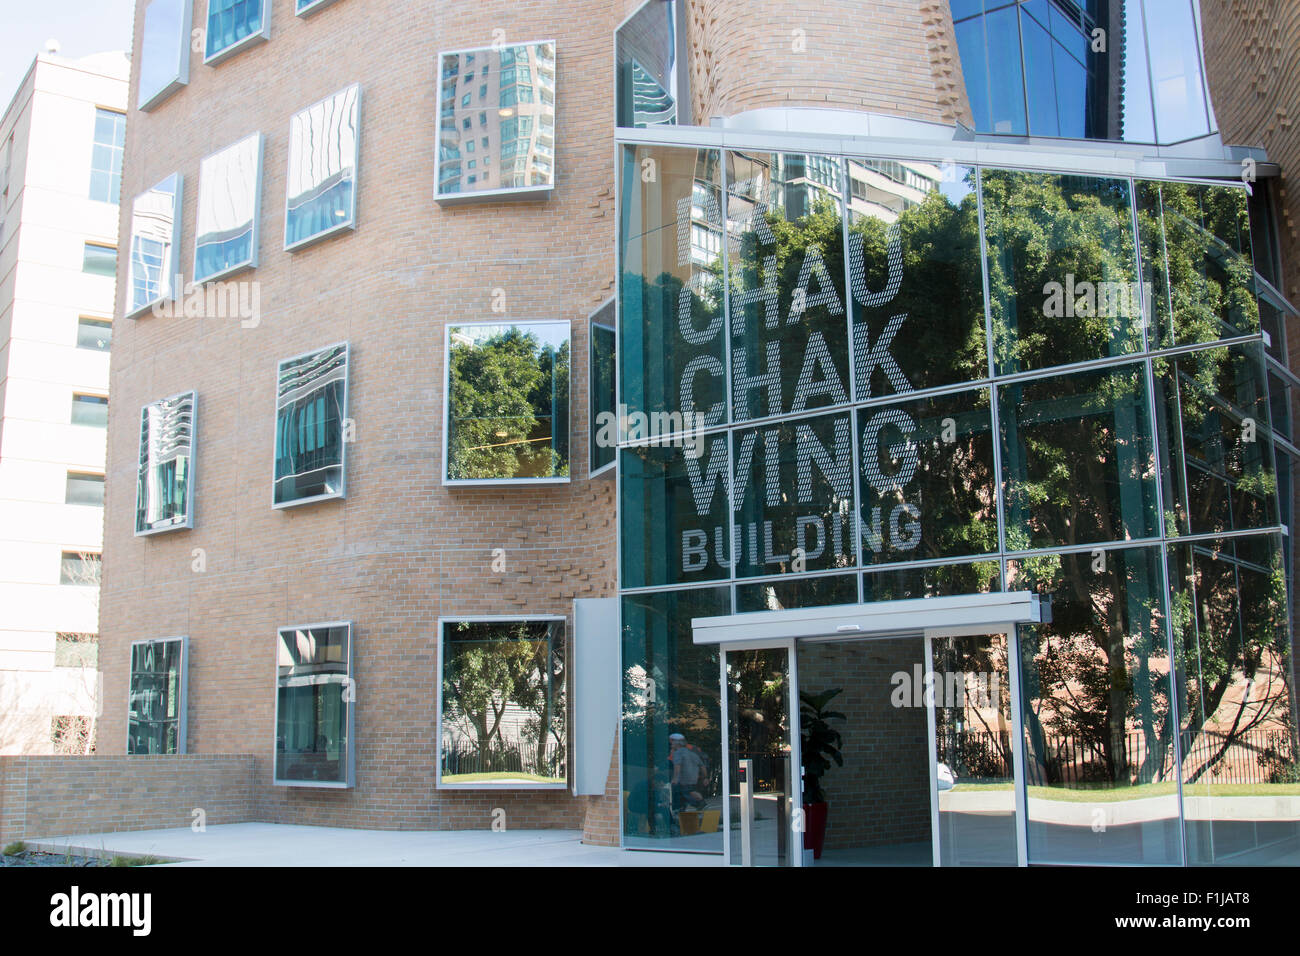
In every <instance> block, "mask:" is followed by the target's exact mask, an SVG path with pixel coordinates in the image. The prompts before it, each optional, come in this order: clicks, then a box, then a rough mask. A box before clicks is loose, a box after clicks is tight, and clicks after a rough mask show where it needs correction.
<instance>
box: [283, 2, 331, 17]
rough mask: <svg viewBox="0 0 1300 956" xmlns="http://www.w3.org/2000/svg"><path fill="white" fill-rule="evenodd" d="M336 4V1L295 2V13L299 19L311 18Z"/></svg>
mask: <svg viewBox="0 0 1300 956" xmlns="http://www.w3.org/2000/svg"><path fill="white" fill-rule="evenodd" d="M335 2H336V0H293V13H294V16H298V17H306V16H310V15H311V14H313V13H315V12H316V11H317V10H322V9H324V8H325V7H328V6H329V5H330V4H332V3H335Z"/></svg>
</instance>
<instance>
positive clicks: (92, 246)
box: [81, 242, 117, 279]
mask: <svg viewBox="0 0 1300 956" xmlns="http://www.w3.org/2000/svg"><path fill="white" fill-rule="evenodd" d="M81 271H82V272H85V273H86V274H88V275H92V276H105V277H106V278H109V279H115V278H116V277H117V249H116V248H114V247H113V246H101V245H99V244H98V243H95V242H87V243H86V244H85V246H84V248H83V251H82V258H81Z"/></svg>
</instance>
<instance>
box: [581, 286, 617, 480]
mask: <svg viewBox="0 0 1300 956" xmlns="http://www.w3.org/2000/svg"><path fill="white" fill-rule="evenodd" d="M590 328H591V356H590V361H589V365H590V375H591V385H590V408H589V410H588V413H587V417H588V420H589V421H590V422H591V433H590V436H589V439H588V440H589V441H590V443H591V470H592V471H596V470H597V469H599V468H604V467H605V466H606V465H610V464H613V463H614V456H615V455H616V454H617V445H618V425H617V414H618V409H617V408H615V405H616V403H617V397H616V390H615V380H614V376H615V363H616V362H617V361H618V356H617V354H616V345H615V335H614V305H613V303H612V302H611V303H610V304H609V305H607V306H606V307H605V308H603V309H601V310H600V311H599V312H597V313H596V314H595V315H594V316H592V321H591V326H590Z"/></svg>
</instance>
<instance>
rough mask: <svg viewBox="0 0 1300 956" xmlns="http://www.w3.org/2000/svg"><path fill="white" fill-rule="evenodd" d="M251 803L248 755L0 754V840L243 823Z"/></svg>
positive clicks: (250, 772) (251, 815)
mask: <svg viewBox="0 0 1300 956" xmlns="http://www.w3.org/2000/svg"><path fill="white" fill-rule="evenodd" d="M253 808H254V786H253V758H252V757H251V756H248V755H238V754H211V755H204V756H198V755H189V754H185V755H178V756H167V757H126V756H117V757H113V756H91V757H58V756H55V757H46V756H27V757H17V756H15V757H0V843H9V842H12V841H14V840H35V839H39V838H41V837H59V836H69V835H72V834H77V833H101V832H116V831H121V830H152V829H155V828H162V827H186V826H192V825H193V824H194V823H195V822H196V821H201V822H203V823H204V824H206V825H209V826H210V825H214V824H219V823H243V822H245V821H247V820H250V819H252V818H253V812H254V810H253ZM195 810H201V811H202V816H201V817H200V816H198V815H196V814H195V813H194V811H195Z"/></svg>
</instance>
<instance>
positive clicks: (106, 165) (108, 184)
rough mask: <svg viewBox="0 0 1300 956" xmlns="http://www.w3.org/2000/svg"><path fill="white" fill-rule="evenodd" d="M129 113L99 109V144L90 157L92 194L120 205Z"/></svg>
mask: <svg viewBox="0 0 1300 956" xmlns="http://www.w3.org/2000/svg"><path fill="white" fill-rule="evenodd" d="M125 145H126V114H124V113H118V112H116V111H115V110H100V109H97V110H95V144H94V148H93V149H92V150H91V157H90V198H91V199H98V200H99V201H100V202H109V203H113V204H114V205H117V200H118V195H119V194H120V193H121V191H122V152H123V149H124V148H125Z"/></svg>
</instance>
